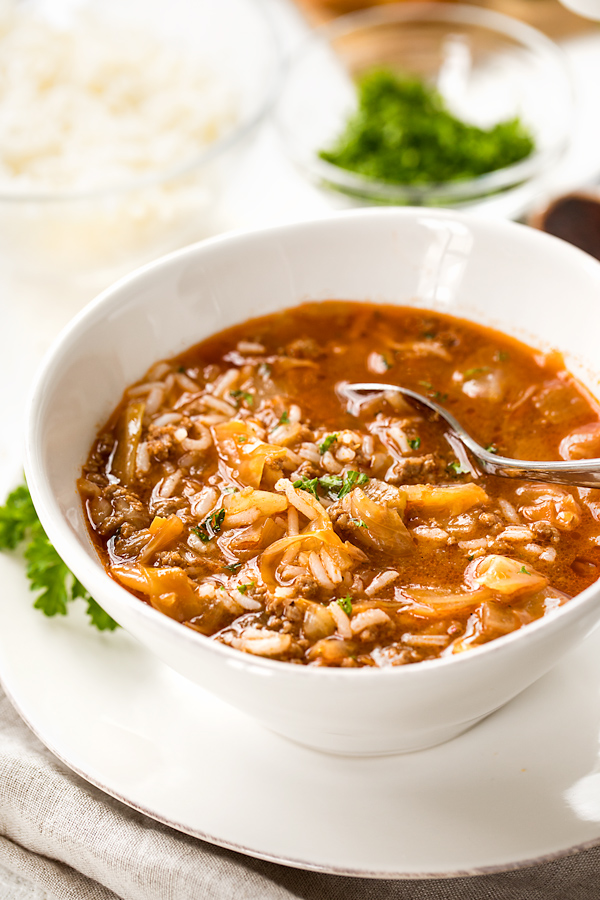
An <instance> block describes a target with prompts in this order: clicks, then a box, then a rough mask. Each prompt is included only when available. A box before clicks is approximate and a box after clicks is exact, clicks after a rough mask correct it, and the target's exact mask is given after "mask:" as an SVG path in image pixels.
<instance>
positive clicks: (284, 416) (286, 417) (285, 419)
mask: <svg viewBox="0 0 600 900" xmlns="http://www.w3.org/2000/svg"><path fill="white" fill-rule="evenodd" d="M279 424H280V425H289V424H290V414H289V412H288V411H287V409H284V411H283V412H282V413H281V418H280V419H279Z"/></svg>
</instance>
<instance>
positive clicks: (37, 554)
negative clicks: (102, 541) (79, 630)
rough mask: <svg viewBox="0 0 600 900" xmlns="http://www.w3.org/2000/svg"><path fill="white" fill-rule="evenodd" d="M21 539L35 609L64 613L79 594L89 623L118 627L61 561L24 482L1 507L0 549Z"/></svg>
mask: <svg viewBox="0 0 600 900" xmlns="http://www.w3.org/2000/svg"><path fill="white" fill-rule="evenodd" d="M24 542H26V543H27V546H26V548H25V560H26V563H27V568H26V572H27V577H28V579H29V581H30V589H31V590H32V591H36V592H37V597H36V599H35V602H34V604H33V605H34V607H35V608H36V609H39V610H41V612H43V613H44V615H46V616H56V615H59V616H65V615H66V614H67V604H68V603H69V602H70V601H71V600H76V599H77V598H81V599H83V600H85V601H86V603H87V613H88V615H89V617H90V622H91V624H92V625H95V626H96V628H98V629H99V630H100V631H114V630H115V628H118V627H119V626H118V625H117V623H116V622H115V620H114V619H112V618H111V617H110V616H109V615H108V613H106V612H104V610H103V609H102V608H101V607H100V606H99V605H98V603H96V601H95V600H94V599H93V598H92V597H91V596H90V595H89V594H88V592H87V591H86V589H85V588H84V586H83V585H82V584H81V582H80V581H78V580H77V578H75V576H74V575H73V574H72V572H71V571H70V570H69V568H68V566H67V565H66V563H64V562H63V561H62V559H61V558H60V556H59V555H58V553H57V552H56V550H55V549H54V547H53V546H52V544H51V543H50V541H49V540H48V537H47V535H46V532H45V531H44V529H43V528H42V524H41V522H40V520H39V519H38V516H37V513H36V511H35V507H34V505H33V502H32V500H31V495H30V493H29V489H28V488H27V486H26V485H24V484H23V485H20V486H19V487H18V488H16V489H15V490H14V491H12V493H11V494H9V496H8V498H7V500H6V503H5V505H4V506H1V507H0V550H14V549H15V548H16V547H17V546H18V545H19V544H22V543H24Z"/></svg>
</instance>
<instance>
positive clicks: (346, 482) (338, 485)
mask: <svg viewBox="0 0 600 900" xmlns="http://www.w3.org/2000/svg"><path fill="white" fill-rule="evenodd" d="M368 480H369V478H368V476H367V475H365V474H364V472H355V471H354V469H350V470H349V471H348V472H345V473H344V476H343V477H342V476H341V475H323V476H322V478H298V480H297V481H294V487H295V488H300V489H301V490H303V491H308V492H309V493H310V494H312V495H313V496H314V497H316V498H317V500H318V499H319V495H318V493H317V488H321V490H322V491H325V492H326V494H327V496H328V497H329V499H330V500H341V498H342V497H345V496H346V494H349V493H350V491H351V490H352V489H353V488H355V487H359V486H360V485H362V484H366V483H367V482H368Z"/></svg>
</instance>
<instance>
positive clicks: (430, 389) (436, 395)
mask: <svg viewBox="0 0 600 900" xmlns="http://www.w3.org/2000/svg"><path fill="white" fill-rule="evenodd" d="M418 384H420V385H421V387H424V388H426V389H427V396H428V397H431V398H432V400H441V401H442V403H443V402H444V400H447V399H448V394H441V393H440V391H436V389H435V388H434V386H433V385H432V384H431V382H430V381H419V382H418Z"/></svg>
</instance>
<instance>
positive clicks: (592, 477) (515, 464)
mask: <svg viewBox="0 0 600 900" xmlns="http://www.w3.org/2000/svg"><path fill="white" fill-rule="evenodd" d="M390 391H392V392H395V393H398V394H402V396H403V397H406V398H407V400H409V402H412V403H413V404H415V403H416V404H420V405H421V406H425V407H427V408H428V409H430V410H431V411H432V412H434V413H435V414H436V415H438V416H439V417H440V418H442V419H443V420H444V421H445V422H446V423H447V424H448V425H449V427H450V431H449V433H448V434H447V440H448V442H449V444H450V446H451V447H452V449H453V450H454V452H455V453H456V455H457V457H458V459H459V462H460V463H461V465H462V466H463V467H464V468H467V469H468V470H469V471H470V472H471V474H472V475H473V476H474V477H478V476H480V475H481V474H482V472H485V474H486V475H499V476H501V477H502V478H521V479H526V480H528V481H544V482H550V483H552V484H569V485H572V486H574V487H587V488H597V487H600V459H582V460H578V461H577V462H564V461H560V462H558V461H557V462H555V461H550V460H548V461H546V460H542V461H538V460H533V459H511V458H510V457H508V456H499V455H498V454H497V453H492V452H490V451H489V450H486V449H485V447H482V446H481V444H479V443H478V442H477V441H476V440H475V439H474V438H473V437H471V435H470V434H469V433H468V432H467V431H465V429H464V428H463V427H462V425H461V424H460V422H459V421H458V420H457V419H456V418H455V417H454V416H453V415H452V413H449V412H448V410H446V409H444V407H443V406H440V405H439V403H435V402H434V401H433V400H430V399H429V397H425V396H423V394H419V393H418V392H417V391H413V390H411V389H410V388H405V387H400V385H397V384H380V383H379V382H362V381H361V382H349V383H345V384H342V385H340V386H339V388H338V394H339V395H340V397H342V399H345V400H346V402H347V404H348V411H349V412H351V413H354V414H356V411H357V408H360V404H361V402H364V397H363V396H362V395H363V394H380V393H388V392H390ZM466 450H468V451H469V453H470V454H471V457H473V459H474V462H473V460H472V459H470V458H469V456H467V453H466V452H465V451H466Z"/></svg>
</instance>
